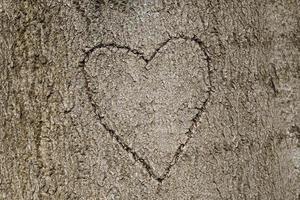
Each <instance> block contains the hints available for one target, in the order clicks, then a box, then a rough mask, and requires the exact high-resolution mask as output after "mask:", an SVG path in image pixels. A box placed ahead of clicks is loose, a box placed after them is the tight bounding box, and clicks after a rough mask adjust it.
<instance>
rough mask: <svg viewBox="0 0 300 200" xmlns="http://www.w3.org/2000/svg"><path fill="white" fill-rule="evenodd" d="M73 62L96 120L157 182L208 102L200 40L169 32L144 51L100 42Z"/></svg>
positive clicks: (207, 60)
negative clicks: (83, 83) (168, 35)
mask: <svg viewBox="0 0 300 200" xmlns="http://www.w3.org/2000/svg"><path fill="white" fill-rule="evenodd" d="M194 52H196V53H194ZM79 66H80V67H81V70H82V74H83V76H84V80H85V89H86V92H87V95H88V97H89V102H90V104H91V105H92V107H93V110H94V114H96V117H97V118H98V121H99V123H100V124H101V125H102V126H103V127H104V128H105V130H106V131H107V132H108V133H109V134H110V135H111V137H112V138H113V139H114V140H116V141H117V142H118V143H119V145H121V146H122V148H123V149H124V150H125V151H127V152H128V153H129V154H130V155H131V156H132V157H133V158H134V159H135V160H136V161H137V162H138V163H140V164H141V165H142V166H143V167H144V168H145V169H146V170H147V172H148V174H149V175H150V176H151V177H152V178H153V179H155V180H157V181H159V182H162V181H163V180H164V179H165V178H166V177H167V176H168V175H169V173H170V170H171V168H172V166H174V165H175V164H176V162H177V160H178V158H179V157H180V155H181V154H182V152H183V151H184V148H185V147H186V145H187V144H188V143H189V141H190V139H191V138H192V137H193V134H194V132H195V130H196V129H197V127H198V126H199V124H200V121H201V115H202V113H203V112H204V111H205V109H206V106H207V104H208V103H209V99H210V96H211V93H212V83H211V73H212V71H211V57H210V56H209V53H208V50H207V47H206V46H205V45H204V42H203V41H201V40H200V39H199V38H196V37H192V38H190V37H186V36H177V37H172V36H170V38H169V39H167V40H166V41H164V42H162V43H161V44H159V45H158V47H157V48H156V49H155V50H154V51H153V52H152V54H151V55H149V56H146V55H145V54H144V53H143V52H142V51H139V50H136V49H132V48H131V47H129V46H126V45H120V44H116V43H103V42H102V43H99V44H97V45H95V46H94V47H92V48H91V49H89V50H88V51H86V52H85V57H84V59H83V60H82V61H81V62H80V65H79ZM182 88H185V89H182ZM143 144H147V145H146V146H145V145H143Z"/></svg>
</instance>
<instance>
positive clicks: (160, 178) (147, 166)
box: [79, 35, 213, 183]
mask: <svg viewBox="0 0 300 200" xmlns="http://www.w3.org/2000/svg"><path fill="white" fill-rule="evenodd" d="M179 39H183V40H186V41H191V42H194V43H196V44H197V45H199V47H200V48H201V50H202V52H203V54H204V56H205V61H206V67H207V70H208V79H209V89H208V91H207V92H206V94H207V98H206V99H205V101H204V102H203V104H202V106H201V107H200V108H197V109H198V112H197V114H196V115H195V117H194V118H193V119H192V122H193V123H192V125H191V127H190V128H189V130H188V131H187V132H186V133H185V134H186V135H187V139H186V140H185V142H184V143H182V144H180V145H179V146H178V148H177V150H176V152H175V153H174V155H173V158H172V160H171V162H170V163H169V165H168V167H167V168H166V169H165V170H164V173H163V174H162V175H157V174H156V173H155V172H154V169H153V168H152V166H151V165H150V163H149V162H148V161H146V160H145V159H144V158H143V157H141V156H140V155H139V154H138V153H137V152H136V151H135V150H134V149H133V148H131V147H130V146H129V145H128V144H126V142H125V141H124V140H123V139H122V137H121V136H119V135H118V134H117V131H116V130H114V129H112V128H110V127H109V126H108V125H107V124H106V123H105V122H104V116H103V115H102V114H101V113H98V110H99V109H98V108H99V107H98V105H97V104H96V102H95V101H94V100H93V93H94V92H93V91H92V89H91V88H90V87H89V82H90V79H89V74H88V72H87V71H86V69H85V66H86V63H87V62H88V59H89V57H90V55H91V54H92V53H93V52H94V51H95V50H96V49H102V48H116V49H122V50H127V51H128V52H131V53H133V54H134V55H136V56H137V57H138V58H140V59H142V60H143V61H144V62H145V63H146V64H148V63H149V62H151V61H152V60H153V59H154V58H155V56H156V55H157V53H158V52H159V51H160V50H161V49H162V48H163V47H164V46H166V45H167V44H168V43H169V42H170V41H173V40H179ZM79 67H80V68H81V72H82V74H83V77H84V81H85V83H84V84H85V90H86V93H87V96H88V100H89V103H90V104H91V106H92V108H93V111H94V113H95V115H96V117H97V120H98V121H99V123H100V124H101V125H102V127H103V128H104V129H105V130H106V131H107V132H108V133H109V135H110V136H111V137H112V138H113V139H114V140H116V141H117V143H118V144H119V145H120V146H121V147H122V149H123V150H125V151H126V152H127V153H128V154H130V155H131V156H132V157H133V159H134V160H135V161H136V162H138V163H140V164H141V165H142V166H143V167H144V168H145V169H146V171H147V173H148V174H149V176H150V177H151V178H153V179H154V180H156V181H158V182H159V183H162V182H163V181H164V180H165V179H166V178H167V177H168V175H169V174H170V171H171V169H172V168H173V167H174V166H175V165H176V164H177V162H178V160H179V158H180V156H181V155H182V153H183V151H184V149H185V148H186V146H187V145H188V144H189V142H190V140H191V139H192V137H193V135H194V133H195V131H196V129H197V128H198V127H199V123H200V122H199V121H200V119H201V116H202V114H203V113H204V112H205V111H206V107H207V105H208V103H209V100H210V98H211V95H212V93H213V89H212V88H213V87H212V80H211V76H212V69H211V57H210V56H209V53H208V48H207V47H206V46H205V45H204V43H203V41H201V40H200V39H199V38H197V37H196V36H194V37H192V38H190V37H187V36H183V35H181V36H176V37H169V38H168V39H167V40H166V41H164V42H163V43H161V44H160V45H159V47H158V48H156V49H155V50H154V52H153V53H152V54H151V55H150V57H149V58H147V57H146V56H145V55H144V53H143V52H141V51H138V50H136V49H133V48H131V47H129V46H126V45H119V44H116V43H99V44H97V45H96V46H94V47H92V48H91V49H89V50H88V51H86V52H85V55H84V58H83V60H82V61H80V63H79Z"/></svg>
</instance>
